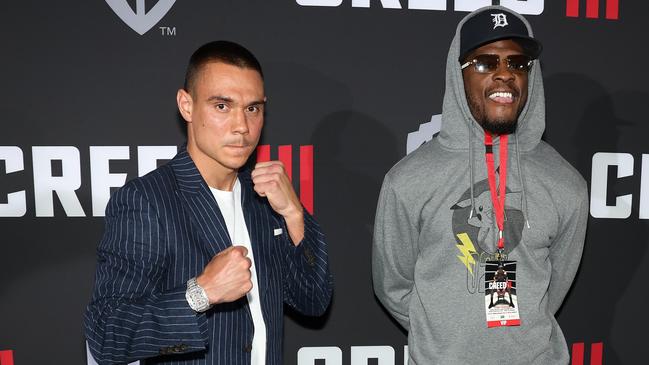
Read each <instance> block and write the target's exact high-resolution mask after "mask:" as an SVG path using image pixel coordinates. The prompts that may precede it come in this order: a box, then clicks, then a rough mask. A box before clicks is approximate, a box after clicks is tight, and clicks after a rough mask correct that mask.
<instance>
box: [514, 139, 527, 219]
mask: <svg viewBox="0 0 649 365" xmlns="http://www.w3.org/2000/svg"><path fill="white" fill-rule="evenodd" d="M514 142H515V144H516V166H517V167H518V177H519V179H520V180H521V191H522V192H523V201H522V205H523V206H522V207H521V208H522V210H523V219H525V224H526V225H527V228H530V222H529V220H528V219H527V217H528V216H527V195H525V179H524V178H523V168H522V167H521V157H520V156H521V154H520V152H519V151H518V134H516V133H514Z"/></svg>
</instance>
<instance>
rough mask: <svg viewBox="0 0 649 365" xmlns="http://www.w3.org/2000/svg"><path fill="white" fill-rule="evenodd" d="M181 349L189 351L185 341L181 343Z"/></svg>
mask: <svg viewBox="0 0 649 365" xmlns="http://www.w3.org/2000/svg"><path fill="white" fill-rule="evenodd" d="M179 349H180V351H187V345H185V344H184V343H183V344H180V347H179Z"/></svg>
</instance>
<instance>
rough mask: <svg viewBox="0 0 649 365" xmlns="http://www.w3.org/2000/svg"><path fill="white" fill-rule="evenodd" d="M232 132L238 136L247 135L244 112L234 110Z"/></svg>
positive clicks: (246, 121) (246, 120)
mask: <svg viewBox="0 0 649 365" xmlns="http://www.w3.org/2000/svg"><path fill="white" fill-rule="evenodd" d="M232 132H233V133H240V134H246V133H248V119H247V116H246V112H245V110H243V109H237V110H236V112H235V114H234V116H233V118H232Z"/></svg>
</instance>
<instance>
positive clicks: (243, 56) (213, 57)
mask: <svg viewBox="0 0 649 365" xmlns="http://www.w3.org/2000/svg"><path fill="white" fill-rule="evenodd" d="M210 62H223V63H225V64H228V65H232V66H238V67H241V68H249V69H252V70H255V71H257V72H259V75H260V76H261V78H262V79H263V78H264V74H263V72H262V71H261V65H260V64H259V61H257V58H256V57H255V55H253V54H252V52H250V51H249V50H247V49H246V48H245V47H243V46H242V45H240V44H237V43H234V42H230V41H213V42H209V43H206V44H204V45H202V46H200V47H199V48H198V49H197V50H196V51H195V52H194V53H193V54H192V56H191V57H190V59H189V64H188V65H187V71H185V83H184V86H183V87H184V89H185V90H186V91H188V92H190V89H191V88H192V86H193V84H194V80H195V79H196V75H197V74H198V72H199V71H200V69H201V67H203V66H204V65H205V64H207V63H210Z"/></svg>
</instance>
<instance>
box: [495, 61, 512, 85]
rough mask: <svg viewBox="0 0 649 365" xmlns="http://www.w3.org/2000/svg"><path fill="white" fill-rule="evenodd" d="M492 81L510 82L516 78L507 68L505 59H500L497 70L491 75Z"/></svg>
mask: <svg viewBox="0 0 649 365" xmlns="http://www.w3.org/2000/svg"><path fill="white" fill-rule="evenodd" d="M493 78H494V80H501V81H504V82H507V81H511V80H513V79H515V78H516V76H515V75H514V73H513V72H512V70H511V69H510V68H509V66H508V61H507V59H506V58H501V59H500V62H498V68H496V72H494V73H493Z"/></svg>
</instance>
